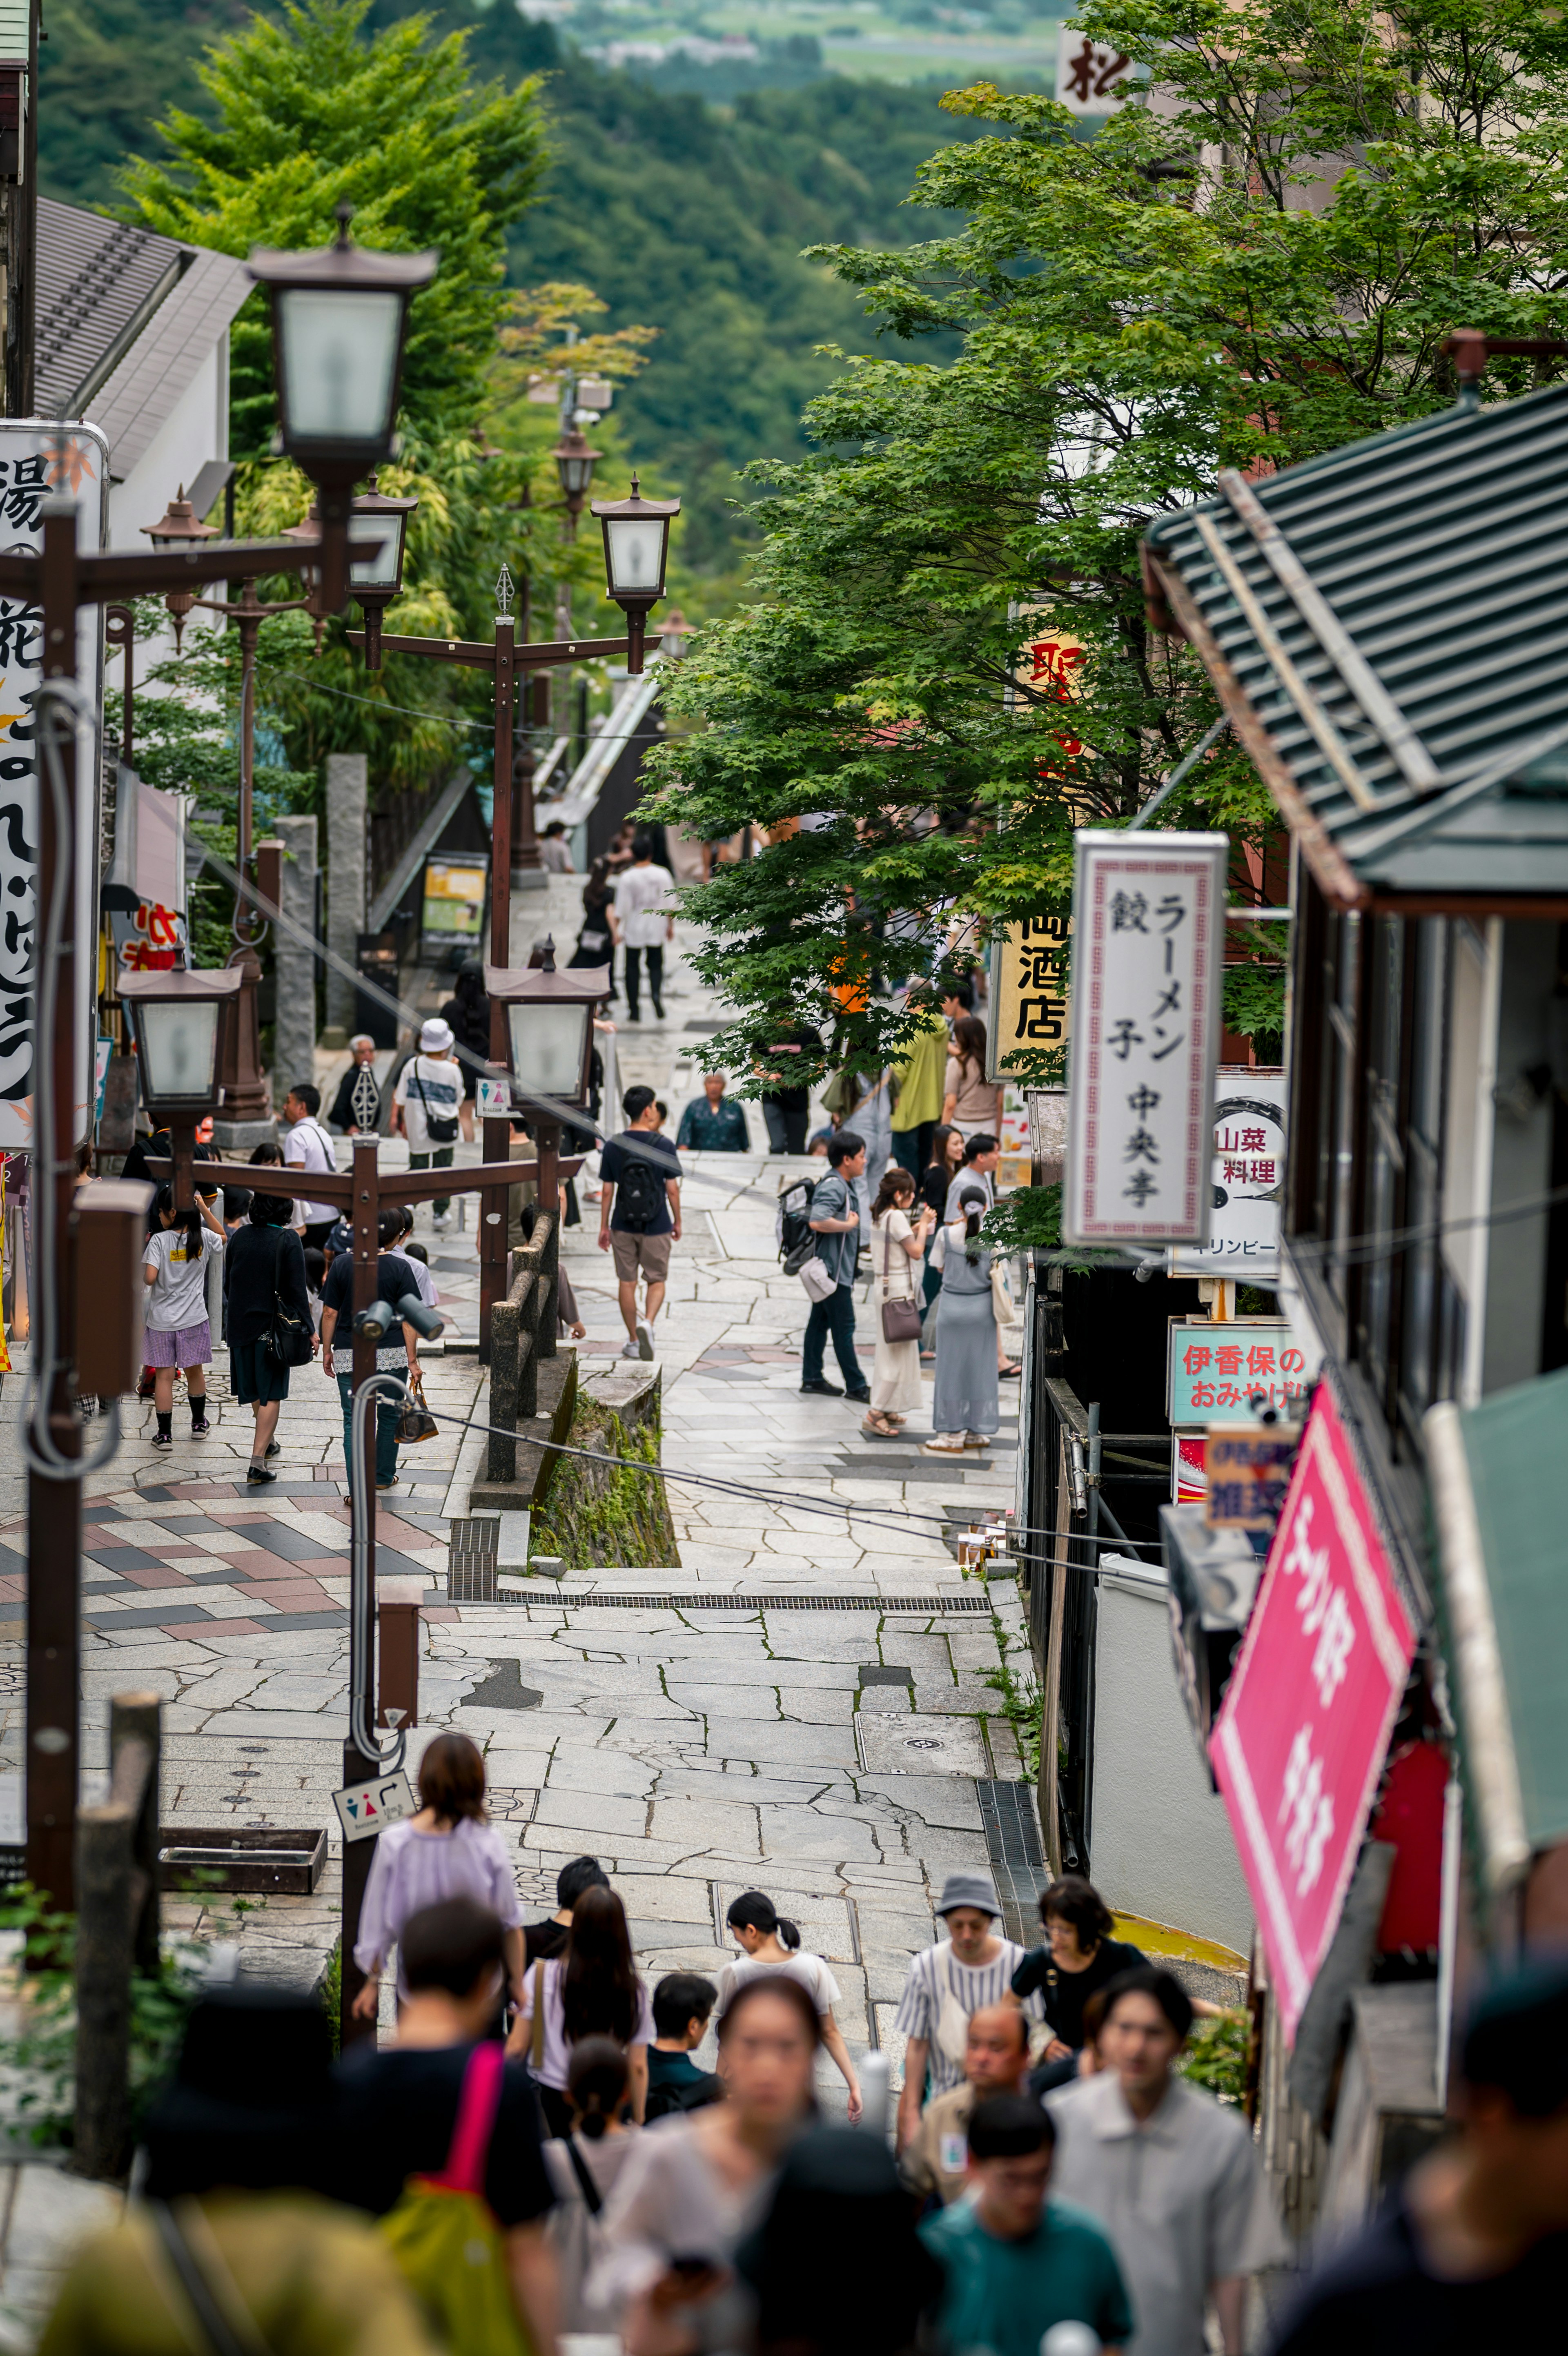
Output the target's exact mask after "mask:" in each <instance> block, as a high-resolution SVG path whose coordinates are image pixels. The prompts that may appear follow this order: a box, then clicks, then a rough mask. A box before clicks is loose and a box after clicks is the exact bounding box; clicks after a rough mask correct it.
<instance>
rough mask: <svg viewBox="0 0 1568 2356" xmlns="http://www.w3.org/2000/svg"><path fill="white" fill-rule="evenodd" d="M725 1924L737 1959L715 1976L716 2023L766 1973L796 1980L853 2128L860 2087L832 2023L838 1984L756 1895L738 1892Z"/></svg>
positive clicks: (817, 1957)
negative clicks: (845, 2094) (812, 2009)
mask: <svg viewBox="0 0 1568 2356" xmlns="http://www.w3.org/2000/svg"><path fill="white" fill-rule="evenodd" d="M725 1922H726V1924H727V1925H728V1927H729V1929H730V1930H731V1931H732V1932H733V1933H734V1934H735V1943H736V1946H737V1947H738V1948H739V1949H740V1951H741V1953H740V1960H739V1961H738V1962H737V1963H733V1964H726V1965H725V1967H724V1969H723V1971H722V1972H721V1973H720V1974H719V2000H718V2004H717V2006H716V2008H715V2010H716V2013H717V2017H718V2019H719V2020H720V2021H721V2022H722V2021H723V2019H724V2017H725V2012H726V2010H727V2009H728V2008H729V2007H730V2005H732V2004H733V2003H734V2001H735V1998H736V1991H737V1990H738V1989H740V1988H743V1987H745V1986H746V1982H747V1981H748V1980H755V1979H761V1978H762V1977H763V1976H765V1975H766V1974H767V1973H768V1972H787V1973H788V1974H789V1977H790V1978H791V1979H792V1980H798V1981H799V1982H800V1986H801V1987H803V1988H804V1989H805V1990H806V1993H807V1995H808V1996H809V1997H811V2002H812V2003H813V2004H814V2005H815V2006H816V2008H817V2019H818V2021H819V2023H820V2025H821V2029H822V2043H823V2045H824V2046H825V2048H826V2049H827V2051H828V2052H829V2053H830V2054H831V2055H832V2061H833V2067H834V2068H835V2069H836V2070H837V2072H838V2073H839V2075H840V2077H841V2078H842V2079H843V2082H844V2084H845V2085H846V2086H847V2087H848V2088H849V2123H850V2125H851V2126H854V2125H855V2123H856V2121H857V2120H858V2119H859V2117H860V2081H859V2079H858V2078H857V2077H856V2076H855V2074H854V2062H853V2061H851V2060H850V2058H849V2047H848V2046H847V2045H846V2044H845V2043H844V2041H843V2029H841V2028H840V2027H839V2025H838V2022H837V2021H836V2020H835V2019H833V2007H834V2005H835V2004H837V2003H838V2001H839V1999H840V1997H841V1996H842V1995H843V1990H842V1988H841V1987H839V1984H838V1982H837V1980H835V1979H834V1977H833V1976H832V1972H830V1971H829V1969H828V1967H827V1965H826V1964H824V1963H823V1961H822V1957H821V1955H806V1954H801V1952H800V1933H799V1931H798V1930H797V1929H796V1928H795V1925H794V1924H793V1922H787V1921H786V1919H785V1917H784V1916H783V1915H782V1914H780V1913H779V1910H778V1908H777V1907H776V1906H775V1905H774V1903H773V1901H772V1899H771V1898H768V1897H765V1896H764V1894H763V1892H762V1891H761V1890H742V1892H741V1894H740V1896H739V1897H738V1898H736V1899H735V1900H733V1901H732V1902H731V1905H730V1909H729V1912H728V1913H727V1914H726V1915H725Z"/></svg>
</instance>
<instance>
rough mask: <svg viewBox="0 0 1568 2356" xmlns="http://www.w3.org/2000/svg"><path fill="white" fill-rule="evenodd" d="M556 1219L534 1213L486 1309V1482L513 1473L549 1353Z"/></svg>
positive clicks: (557, 1235)
mask: <svg viewBox="0 0 1568 2356" xmlns="http://www.w3.org/2000/svg"><path fill="white" fill-rule="evenodd" d="M560 1248H561V1235H560V1226H559V1222H558V1221H557V1220H556V1219H554V1218H553V1216H552V1215H550V1213H549V1212H547V1211H539V1212H536V1213H535V1215H534V1223H533V1233H532V1236H530V1237H529V1239H528V1241H527V1243H525V1244H523V1245H522V1246H521V1248H519V1249H517V1250H515V1251H514V1252H513V1253H512V1256H511V1281H510V1284H509V1286H508V1287H507V1296H506V1299H505V1300H504V1301H497V1302H496V1303H495V1304H494V1306H493V1307H492V1309H491V1311H490V1404H489V1416H488V1418H487V1420H488V1421H489V1423H490V1425H491V1426H492V1427H494V1428H492V1430H491V1432H490V1437H489V1446H488V1449H487V1452H486V1458H485V1477H486V1479H487V1480H490V1481H514V1480H515V1479H516V1478H517V1440H516V1438H515V1434H516V1431H517V1427H518V1425H519V1423H520V1422H526V1421H527V1419H529V1418H530V1417H531V1416H533V1415H536V1414H537V1413H538V1411H539V1364H540V1360H541V1359H542V1358H553V1356H554V1355H555V1325H556V1290H557V1288H556V1271H557V1269H558V1267H559V1264H560V1258H559V1255H560Z"/></svg>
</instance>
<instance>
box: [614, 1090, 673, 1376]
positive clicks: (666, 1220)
mask: <svg viewBox="0 0 1568 2356" xmlns="http://www.w3.org/2000/svg"><path fill="white" fill-rule="evenodd" d="M621 1110H622V1112H623V1113H624V1114H625V1115H626V1127H625V1128H624V1129H623V1130H621V1132H620V1134H619V1135H618V1137H612V1138H610V1139H608V1140H607V1141H606V1144H605V1147H604V1150H603V1151H602V1152H601V1153H600V1155H599V1249H600V1250H601V1251H607V1252H609V1253H610V1254H611V1255H612V1257H613V1258H614V1261H615V1272H616V1281H617V1289H618V1294H619V1299H620V1315H621V1323H622V1324H623V1325H624V1326H625V1327H626V1343H625V1345H624V1347H623V1348H622V1351H621V1356H622V1357H623V1358H643V1359H651V1357H652V1356H653V1354H654V1341H653V1327H654V1322H655V1320H656V1319H657V1317H658V1315H659V1312H660V1309H661V1308H662V1307H663V1305H664V1288H665V1286H666V1284H667V1283H668V1281H669V1278H670V1254H671V1249H672V1248H673V1247H674V1246H675V1245H676V1244H678V1243H679V1242H680V1240H681V1156H680V1154H679V1153H678V1152H677V1151H676V1150H675V1147H674V1145H673V1143H672V1142H671V1140H670V1139H669V1138H667V1137H661V1136H660V1134H659V1103H658V1099H657V1098H656V1097H655V1096H654V1093H653V1090H652V1089H651V1088H645V1087H636V1088H628V1090H627V1092H626V1094H625V1096H624V1097H623V1098H621ZM639 1276H640V1277H641V1278H642V1280H643V1287H644V1303H643V1306H642V1307H641V1308H639V1306H638V1299H637V1283H638V1278H639Z"/></svg>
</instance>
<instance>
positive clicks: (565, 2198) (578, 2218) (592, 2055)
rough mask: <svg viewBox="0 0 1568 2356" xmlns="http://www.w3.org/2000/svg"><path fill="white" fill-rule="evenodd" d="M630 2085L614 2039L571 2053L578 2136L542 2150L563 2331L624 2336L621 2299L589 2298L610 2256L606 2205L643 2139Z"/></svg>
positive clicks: (569, 2076)
mask: <svg viewBox="0 0 1568 2356" xmlns="http://www.w3.org/2000/svg"><path fill="white" fill-rule="evenodd" d="M627 2088H628V2074H627V2061H626V2054H625V2052H624V2051H623V2050H622V2049H621V2047H620V2046H618V2044H617V2043H616V2041H615V2040H614V2038H613V2037H585V2038H584V2040H583V2041H582V2043H581V2044H580V2045H575V2046H574V2047H573V2049H572V2061H571V2067H570V2068H569V2069H568V2071H567V2072H566V2100H567V2102H568V2103H569V2104H571V2108H572V2131H571V2133H570V2134H569V2135H564V2136H552V2137H551V2139H550V2141H549V2142H548V2143H547V2144H546V2145H545V2147H544V2166H545V2169H546V2170H547V2172H548V2174H549V2177H550V2184H551V2189H552V2190H553V2192H554V2195H555V2206H554V2208H553V2210H552V2211H551V2212H550V2239H551V2243H552V2245H553V2249H554V2252H555V2265H556V2269H557V2274H558V2276H559V2281H560V2294H559V2302H558V2303H559V2312H560V2318H561V2329H562V2331H563V2332H572V2331H592V2332H602V2333H607V2334H616V2333H618V2330H619V2327H620V2315H621V2307H622V2301H621V2300H619V2299H618V2298H616V2297H613V2295H612V2296H611V2297H603V2296H599V2297H594V2296H591V2295H590V2293H589V2290H588V2280H589V2276H591V2275H592V2273H593V2271H594V2269H595V2267H596V2265H598V2264H599V2261H600V2260H601V2258H602V2257H603V2256H604V2254H605V2231H604V2227H603V2225H602V2223H601V2222H600V2220H601V2218H602V2217H603V2214H604V2208H605V2203H606V2201H607V2200H608V2199H609V2197H610V2194H611V2193H612V2192H613V2191H614V2190H615V2187H616V2184H617V2182H618V2179H619V2177H620V2172H621V2169H622V2168H623V2167H624V2166H625V2165H626V2162H627V2159H628V2157H629V2156H630V2153H631V2150H632V2147H633V2145H634V2144H635V2143H636V2140H637V2137H638V2135H639V2129H638V2128H637V2127H628V2125H627V2121H626V2105H627Z"/></svg>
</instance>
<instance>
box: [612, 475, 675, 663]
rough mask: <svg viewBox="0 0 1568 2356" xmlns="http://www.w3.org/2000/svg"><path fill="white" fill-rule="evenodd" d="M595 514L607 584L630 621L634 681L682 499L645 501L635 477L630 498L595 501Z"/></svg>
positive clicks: (629, 660) (661, 590)
mask: <svg viewBox="0 0 1568 2356" xmlns="http://www.w3.org/2000/svg"><path fill="white" fill-rule="evenodd" d="M592 512H593V513H594V514H595V515H596V516H597V517H598V519H599V521H600V523H601V524H602V525H603V526H604V532H605V579H606V581H607V584H608V592H609V596H610V599H611V601H612V603H613V604H615V605H618V606H619V607H620V609H621V611H622V613H623V614H624V615H625V616H626V634H627V637H628V640H629V642H630V643H629V648H628V654H627V659H626V667H627V669H628V672H629V673H630V674H631V676H632V677H633V678H635V677H636V676H637V674H638V673H639V671H640V670H641V669H642V640H643V630H644V627H645V626H646V624H647V620H648V609H649V607H650V605H657V604H658V603H659V600H660V597H662V596H663V594H664V565H665V560H666V558H667V557H668V555H669V553H670V524H671V518H672V517H674V516H678V515H679V514H680V512H681V502H680V500H679V499H645V498H643V496H642V493H641V490H640V489H639V485H638V479H637V477H636V476H635V475H633V477H632V478H631V497H630V498H628V499H596V500H595V501H594V503H593V509H592Z"/></svg>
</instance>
